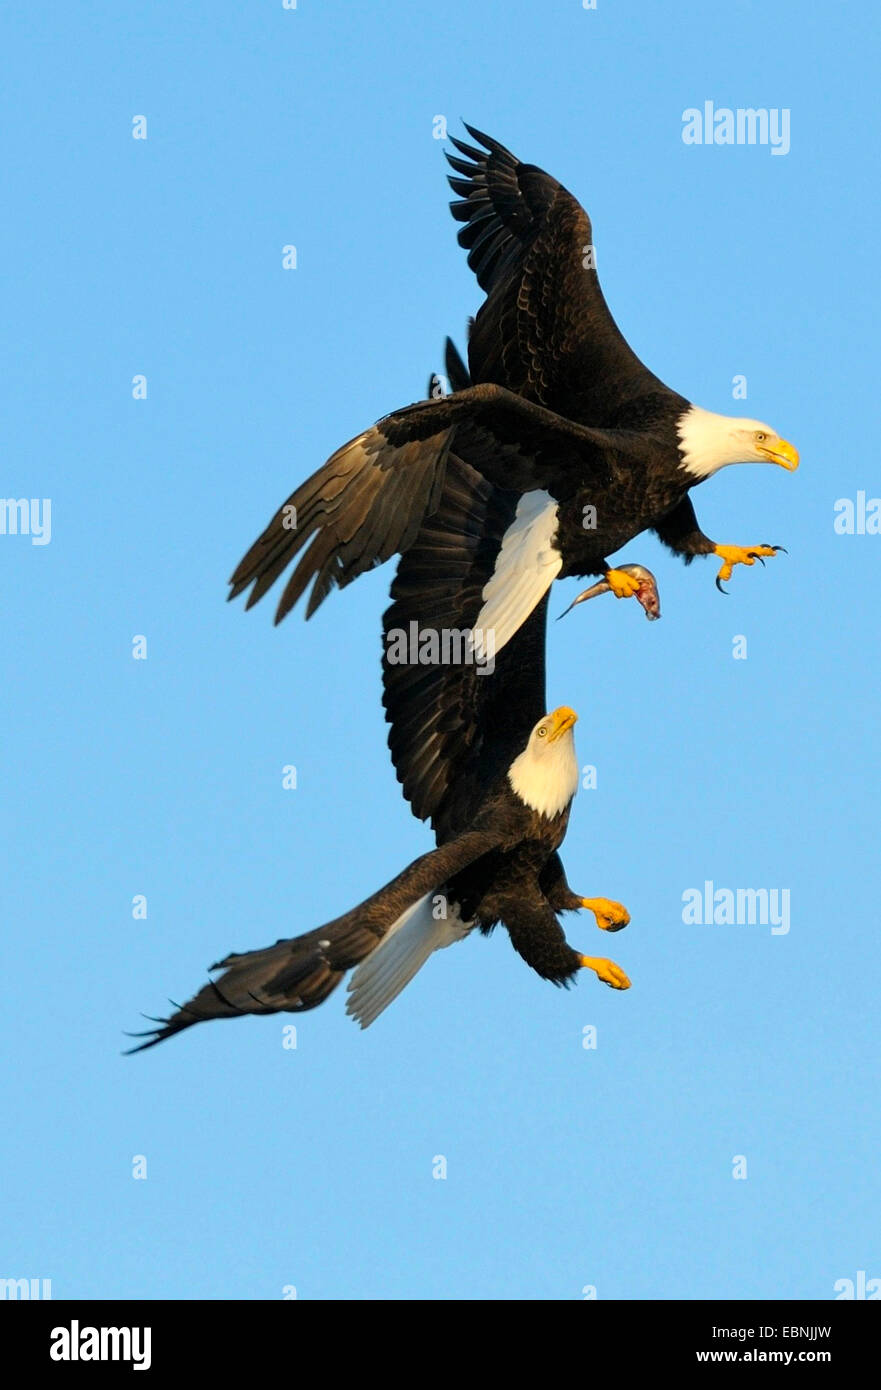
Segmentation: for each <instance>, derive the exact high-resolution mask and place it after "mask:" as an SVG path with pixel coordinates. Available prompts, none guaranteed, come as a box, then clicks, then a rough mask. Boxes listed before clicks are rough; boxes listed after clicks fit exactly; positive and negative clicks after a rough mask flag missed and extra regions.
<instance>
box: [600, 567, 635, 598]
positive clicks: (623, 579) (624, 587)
mask: <svg viewBox="0 0 881 1390" xmlns="http://www.w3.org/2000/svg"><path fill="white" fill-rule="evenodd" d="M605 580H606V583H607V584H608V586H609V588H610V589H611V590H612V593H613V594H614V595H615V597H616V598H633V596H634V594H637V593H639V586H640V582H641V581H640V580H639V579H634V577H633V575H632V574H627V573H626V572H625V571H624V570H606V573H605Z"/></svg>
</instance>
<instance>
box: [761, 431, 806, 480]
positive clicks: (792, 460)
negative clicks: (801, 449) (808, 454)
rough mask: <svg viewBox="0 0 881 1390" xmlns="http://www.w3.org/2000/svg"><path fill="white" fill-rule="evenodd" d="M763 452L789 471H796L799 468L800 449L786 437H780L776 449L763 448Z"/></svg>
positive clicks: (772, 461)
mask: <svg viewBox="0 0 881 1390" xmlns="http://www.w3.org/2000/svg"><path fill="white" fill-rule="evenodd" d="M761 452H762V453H763V454H764V455H765V457H766V458H767V459H770V461H771V463H779V464H780V467H781V468H785V469H786V470H787V471H788V472H789V473H794V472H795V470H796V468H798V449H796V448H795V446H794V445H792V444H789V443H788V442H787V441H786V440H785V439H778V441H777V447H776V449H762V450H761Z"/></svg>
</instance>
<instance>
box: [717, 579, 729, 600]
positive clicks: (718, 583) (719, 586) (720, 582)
mask: <svg viewBox="0 0 881 1390" xmlns="http://www.w3.org/2000/svg"><path fill="white" fill-rule="evenodd" d="M716 588H717V589H718V590H719V593H720V594H724V595H725V597H726V598H730V597H731V595H730V594H729V592H728V590H727V589H723V588H722V581H721V579H720V578H719V576H718V574H717V575H716Z"/></svg>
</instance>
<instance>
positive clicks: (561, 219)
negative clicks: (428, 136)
mask: <svg viewBox="0 0 881 1390" xmlns="http://www.w3.org/2000/svg"><path fill="white" fill-rule="evenodd" d="M467 129H468V131H469V134H470V135H471V137H472V139H474V140H475V141H477V142H478V144H479V145H480V146H481V147H482V148H477V147H476V146H473V145H468V144H465V143H464V142H462V141H460V140H454V141H453V143H454V145H455V146H456V149H457V150H458V152H459V153H458V154H457V155H450V156H448V158H449V159H450V161H451V163H452V164H453V167H454V169H455V171H456V175H455V176H454V177H453V178H452V179H451V182H452V184H453V187H454V190H455V191H456V192H457V193H458V194H459V195H460V199H459V201H457V202H455V203H454V204H453V205H452V207H453V213H454V216H455V217H456V218H457V219H458V220H459V221H461V222H463V224H464V225H463V227H462V229H461V231H460V233H459V239H460V241H461V242H462V244H463V245H464V246H465V247H467V248H468V250H469V258H468V259H469V263H470V265H471V267H472V268H473V269H474V271H475V272H476V274H477V278H478V281H479V283H480V285H481V288H482V289H484V290H485V291H486V296H487V297H486V301H485V303H484V304H483V305H482V306H481V308H480V310H479V312H478V314H477V317H476V319H475V321H474V325H473V331H472V332H471V335H470V338H469V344H468V357H469V364H470V369H471V376H472V379H473V384H471V385H469V386H468V387H467V388H465V389H462V390H460V391H457V392H455V393H454V394H452V395H449V396H446V397H442V398H440V399H437V400H432V401H428V402H419V403H418V404H416V405H413V406H408V407H405V408H404V409H402V410H397V411H394V412H393V413H392V414H390V415H387V416H385V417H384V418H383V419H382V420H380V421H379V422H378V424H376V425H374V426H373V427H372V428H370V429H368V430H365V431H364V432H363V433H362V434H360V435H358V436H357V437H356V438H355V439H353V440H351V441H350V442H349V443H348V444H345V445H343V447H342V448H340V449H338V450H337V452H336V453H335V454H334V455H333V456H332V457H331V458H330V459H329V461H328V462H327V463H326V464H325V465H324V466H323V467H322V468H320V469H319V470H318V472H317V473H315V474H313V476H312V477H311V478H309V479H308V480H307V481H306V482H305V483H304V484H302V486H301V487H299V488H298V489H297V490H296V491H295V492H294V493H292V495H291V496H290V498H289V499H288V500H287V502H286V503H285V504H284V505H283V506H282V507H281V508H280V509H279V511H278V512H277V513H276V515H275V516H274V517H273V519H272V520H271V521H270V523H269V525H268V526H267V527H266V530H265V531H264V532H263V534H262V535H261V536H260V537H259V538H258V540H257V541H256V542H255V543H254V545H253V546H252V547H251V549H250V550H249V551H248V553H247V554H246V555H245V557H244V558H243V560H242V561H241V563H240V564H239V565H238V567H237V568H236V570H235V572H234V574H233V576H232V579H231V585H232V588H231V591H230V594H229V597H230V598H234V597H236V596H237V595H238V594H240V593H242V592H243V591H244V590H246V589H250V593H249V594H248V600H247V607H251V606H252V605H253V604H254V603H256V602H257V601H258V600H259V599H260V598H261V597H262V596H263V594H264V593H266V591H267V590H268V589H269V588H270V587H271V585H272V584H273V583H274V582H275V580H276V579H277V578H278V576H279V575H280V574H281V573H282V571H283V570H284V569H285V568H286V567H287V565H288V564H289V563H290V562H291V561H292V560H294V559H295V558H297V557H299V558H298V561H297V564H296V567H295V569H294V571H293V573H292V575H291V576H290V578H289V579H288V582H287V584H286V587H285V589H284V591H283V593H282V596H281V599H280V602H279V605H278V609H277V612H276V622H279V621H281V619H282V618H283V617H284V616H285V614H286V613H287V612H288V611H289V610H290V609H291V608H292V607H293V605H294V604H295V603H296V602H297V600H298V599H299V598H300V596H301V595H302V594H303V593H304V591H305V590H306V589H307V587H308V586H309V585H310V584H311V585H312V588H311V593H310V595H309V599H308V603H307V608H306V616H307V617H310V616H311V615H312V614H313V613H314V612H315V610H316V608H317V607H318V606H319V604H320V603H321V602H322V601H323V600H324V598H325V597H326V596H327V594H328V593H329V591H330V589H331V588H332V587H333V586H334V585H339V586H340V587H342V586H344V585H346V584H349V583H351V582H352V580H354V579H356V578H357V577H358V575H360V574H363V573H364V572H365V571H366V570H369V569H371V568H373V566H375V565H377V564H381V563H382V562H383V561H385V560H387V559H389V558H390V557H391V556H392V555H394V554H396V553H404V552H406V550H407V549H408V547H409V546H410V545H411V544H412V543H413V540H414V539H415V537H416V535H417V534H418V531H419V528H420V525H421V523H422V520H423V518H425V517H428V516H431V515H432V514H433V513H434V512H435V511H436V510H437V508H438V506H439V505H440V501H441V498H442V495H443V490H444V486H445V478H446V474H447V469H448V466H449V461H450V459H451V458H453V457H456V458H458V459H460V460H462V461H464V462H465V463H467V464H468V465H470V466H471V467H472V468H473V469H475V470H476V471H477V472H479V473H481V474H482V475H483V476H484V477H486V478H487V479H488V480H489V481H490V482H492V483H494V484H496V485H497V486H499V487H501V488H504V489H507V490H510V491H513V492H515V493H517V494H518V496H519V499H520V500H519V503H518V506H517V509H516V512H515V515H514V516H513V518H512V520H511V523H510V526H509V528H508V529H507V530H506V532H505V534H504V535H503V536H502V537H501V538H500V540H499V542H498V545H497V551H496V555H495V557H494V565H493V570H492V573H491V575H490V579H489V580H488V585H487V593H486V595H485V601H484V603H483V605H482V607H481V609H480V612H479V613H478V614H477V615H476V621H477V627H478V628H479V629H480V630H492V631H493V633H494V638H495V649H496V650H497V651H498V650H500V649H501V648H502V646H503V645H504V644H505V642H507V641H508V640H510V638H511V636H512V635H513V634H514V632H516V630H517V628H518V627H519V626H520V624H521V623H522V622H523V621H524V620H525V618H526V617H527V616H528V615H529V613H530V612H532V610H533V608H534V607H535V605H536V604H537V603H538V602H539V600H540V599H541V598H542V596H543V595H544V594H545V593H546V592H547V591H548V589H549V588H550V585H551V584H552V582H553V581H554V579H556V578H558V577H566V576H570V575H581V576H585V575H602V576H604V579H605V582H606V583H608V585H609V586H610V588H611V589H612V590H613V592H615V593H616V594H618V596H619V597H625V596H628V595H630V594H632V593H634V592H635V588H634V580H633V578H632V576H628V575H627V574H626V573H623V574H622V572H621V570H620V569H617V568H613V567H612V566H611V565H610V562H609V558H608V557H609V556H610V555H613V554H614V553H615V552H616V551H618V550H620V549H621V547H623V546H624V545H626V544H627V543H628V542H629V541H630V540H631V539H632V538H633V537H634V536H636V535H638V534H639V533H640V532H641V531H643V530H646V529H648V530H653V531H655V532H656V534H657V535H658V536H659V537H660V539H661V540H662V541H663V542H664V543H665V544H666V545H667V546H668V547H670V549H672V550H674V551H675V552H677V553H678V554H679V555H681V556H682V557H683V559H684V560H685V561H686V562H690V561H691V560H692V559H694V557H695V556H697V555H715V556H717V557H718V558H719V559H720V560H721V561H722V564H721V567H720V569H719V571H718V575H717V584H718V586H719V587H720V588H721V582H722V581H723V580H727V579H728V578H730V576H731V573H732V570H733V568H734V566H735V565H737V564H743V565H753V564H754V563H755V561H756V560H760V561H762V563H764V557H766V556H770V555H773V554H775V553H776V552H777V551H778V550H780V549H781V548H782V547H779V546H774V545H752V546H732V545H720V544H717V543H716V542H714V541H712V540H710V539H709V538H708V537H707V536H706V535H704V534H703V532H702V531H701V530H700V528H699V526H698V523H697V518H696V515H695V512H694V507H693V505H692V502H691V498H690V495H689V494H690V491H691V489H692V488H693V487H695V486H696V485H697V484H699V483H701V482H703V481H705V480H706V479H707V478H709V477H711V476H712V475H713V474H714V473H716V472H718V470H719V469H720V468H723V467H725V466H726V465H728V464H733V463H746V462H761V463H774V464H778V465H780V466H781V467H783V468H786V469H789V470H792V469H795V468H796V467H797V465H798V454H797V452H796V450H795V449H794V448H793V446H792V445H791V444H789V443H787V441H786V440H784V439H782V438H781V437H780V436H779V434H778V433H777V432H776V430H774V429H773V428H772V427H771V426H770V425H766V424H763V423H762V422H761V421H758V420H748V419H740V418H736V417H729V416H725V415H717V414H714V413H713V412H712V411H708V410H704V409H702V408H701V407H700V406H698V405H694V404H693V403H691V402H690V401H689V400H688V399H687V398H686V397H684V396H681V395H679V394H678V393H677V392H675V391H672V390H670V388H669V387H667V386H665V385H664V384H663V382H661V381H660V380H659V379H658V378H657V377H656V376H654V375H653V374H652V373H651V372H650V371H649V370H648V368H647V367H645V366H644V365H643V364H642V363H641V362H640V361H639V359H638V358H637V357H636V355H635V354H634V352H633V351H632V349H631V348H630V347H629V345H628V344H627V342H626V341H625V339H624V338H623V337H622V335H621V333H620V331H619V330H618V327H617V325H616V324H615V321H614V319H613V318H612V316H611V314H610V312H609V310H608V307H607V305H606V302H605V299H604V297H603V294H602V291H601V289H600V285H599V280H598V278H597V273H596V269H595V264H594V261H593V258H592V256H591V255H589V254H588V253H591V252H592V249H593V234H592V229H591V224H590V219H589V218H588V216H587V213H586V212H585V211H584V209H583V208H582V207H581V206H580V204H579V203H578V202H577V201H576V199H575V198H574V197H573V196H572V195H571V194H570V193H568V192H567V191H566V189H565V188H563V187H562V185H561V184H559V183H558V182H557V180H556V179H553V178H551V177H550V176H549V175H548V174H545V173H544V172H543V171H542V170H541V169H539V168H537V167H536V166H535V165H530V164H522V163H521V162H520V161H519V160H518V159H516V158H515V156H514V155H513V154H511V153H510V151H508V150H506V149H505V148H504V146H502V145H500V144H499V143H498V142H497V141H495V140H493V139H491V138H490V137H489V136H486V135H483V134H481V133H480V132H479V131H477V130H474V129H472V128H471V127H467Z"/></svg>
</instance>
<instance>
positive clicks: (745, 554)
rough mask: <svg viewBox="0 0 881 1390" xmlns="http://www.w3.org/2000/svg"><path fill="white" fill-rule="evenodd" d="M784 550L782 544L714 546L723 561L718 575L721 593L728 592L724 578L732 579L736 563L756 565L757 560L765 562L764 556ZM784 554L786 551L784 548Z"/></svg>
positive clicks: (715, 551) (717, 581) (717, 582)
mask: <svg viewBox="0 0 881 1390" xmlns="http://www.w3.org/2000/svg"><path fill="white" fill-rule="evenodd" d="M780 550H783V546H782V545H717V546H714V547H713V553H714V554H715V555H718V556H719V559H720V560H722V561H723V564H722V568H721V569H720V571H719V573H718V574H717V575H716V588H717V589H718V590H719V592H720V593H723V594H724V593H727V590H726V589H723V588H722V580H723V579H730V578H731V574H732V571H733V569H734V566H735V565H754V564H755V563H756V560H758V561H759V563H760V564H762V565H763V564H764V563H765V561H764V558H763V557H764V556H766V555H776V554H777V552H778V551H780ZM783 554H784V555H785V554H786V551H785V550H783Z"/></svg>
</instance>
